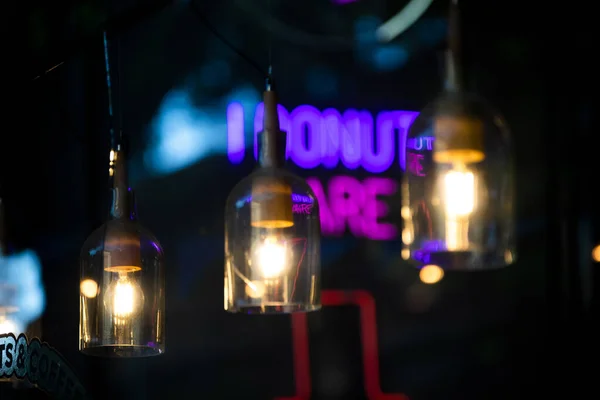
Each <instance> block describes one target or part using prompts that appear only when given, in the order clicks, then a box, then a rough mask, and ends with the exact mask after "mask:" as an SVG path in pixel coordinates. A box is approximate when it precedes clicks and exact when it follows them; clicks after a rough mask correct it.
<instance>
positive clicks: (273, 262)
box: [256, 238, 288, 279]
mask: <svg viewBox="0 0 600 400" xmlns="http://www.w3.org/2000/svg"><path fill="white" fill-rule="evenodd" d="M256 262H257V263H258V268H259V269H260V272H261V273H262V275H263V277H264V278H266V279H269V278H276V277H278V276H280V275H281V274H282V272H283V271H284V270H285V269H286V267H287V264H288V252H287V248H286V245H285V243H282V242H279V241H277V240H276V239H274V238H267V239H265V240H264V242H263V243H262V244H260V245H259V246H258V248H257V249H256Z"/></svg>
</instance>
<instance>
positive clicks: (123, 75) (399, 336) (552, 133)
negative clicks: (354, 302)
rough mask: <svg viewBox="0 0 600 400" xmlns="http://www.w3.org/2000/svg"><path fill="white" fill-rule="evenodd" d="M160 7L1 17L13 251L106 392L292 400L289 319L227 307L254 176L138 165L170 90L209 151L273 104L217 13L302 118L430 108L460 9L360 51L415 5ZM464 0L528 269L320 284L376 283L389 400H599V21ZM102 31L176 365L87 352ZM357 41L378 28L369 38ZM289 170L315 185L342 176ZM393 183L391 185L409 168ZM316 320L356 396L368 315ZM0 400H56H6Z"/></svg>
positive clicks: (345, 257) (103, 167)
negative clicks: (237, 191) (163, 276)
mask: <svg viewBox="0 0 600 400" xmlns="http://www.w3.org/2000/svg"><path fill="white" fill-rule="evenodd" d="M167 3H170V2H158V1H145V2H142V1H133V0H128V1H112V2H110V1H102V0H88V1H71V2H41V1H33V2H27V3H17V2H15V3H14V4H12V5H10V6H9V7H8V8H9V12H7V13H6V16H7V17H9V18H7V19H8V21H7V22H8V24H7V27H8V30H9V34H8V36H6V37H5V41H6V42H7V45H6V46H5V54H4V56H5V57H4V64H5V65H4V66H5V68H7V72H6V74H5V75H4V86H5V87H6V91H5V112H6V114H5V115H4V127H3V128H2V149H3V152H2V157H1V159H2V163H4V165H3V168H2V171H3V173H2V174H1V178H2V182H1V184H2V192H3V197H4V199H5V202H6V209H7V224H8V234H9V237H10V239H11V241H12V244H13V245H14V247H15V249H16V250H19V249H25V248H33V249H34V250H35V251H36V252H37V253H38V255H39V256H40V258H41V260H42V262H43V277H44V283H45V290H46V294H47V306H46V311H45V313H44V316H43V320H42V321H43V335H42V336H43V339H44V340H46V341H48V342H49V343H51V344H52V345H53V346H54V347H56V348H57V349H58V350H59V351H61V352H62V354H63V355H64V356H65V357H66V358H67V359H68V360H69V361H70V362H71V364H72V365H73V366H74V367H75V368H76V371H77V372H78V373H79V375H80V377H81V379H82V380H83V381H84V382H85V385H86V387H87V389H88V390H89V391H90V392H91V393H92V394H94V398H111V399H115V400H116V399H158V398H167V399H176V398H177V399H192V398H201V399H272V398H274V397H275V396H292V395H293V394H294V382H293V367H292V351H291V335H290V317H289V316H273V317H266V318H260V317H248V316H242V315H227V314H226V313H225V312H224V311H223V310H222V308H223V298H222V293H223V288H222V285H223V277H222V274H223V254H222V248H223V239H222V237H223V218H222V215H223V207H224V203H225V199H226V196H227V194H228V192H229V190H230V189H231V188H232V187H233V185H234V184H235V183H236V182H237V181H238V180H239V179H241V178H242V177H243V176H244V175H246V174H247V173H249V172H250V171H251V168H252V163H251V158H252V157H250V156H249V155H247V156H246V160H247V162H244V163H243V164H241V165H239V166H233V165H231V164H230V163H229V162H228V160H227V158H226V156H225V155H224V154H209V155H207V156H205V157H203V158H201V159H199V160H197V161H196V162H194V163H192V164H191V165H190V166H188V167H187V168H183V169H180V170H179V171H177V172H173V173H169V174H163V175H160V176H159V175H158V174H156V173H153V172H152V170H151V168H149V167H148V164H147V163H144V154H148V153H151V152H152V151H153V150H155V149H156V148H157V146H159V144H160V135H159V133H160V132H159V133H157V132H158V131H160V129H158V128H157V124H156V121H157V118H159V117H160V115H162V114H161V113H163V112H164V107H165V102H166V99H168V98H169V96H168V95H173V93H176V94H177V93H185V94H187V95H188V96H189V99H190V101H191V102H192V103H193V106H195V107H196V108H197V109H199V110H203V111H204V112H205V113H206V115H208V117H207V118H209V119H210V121H212V122H211V123H213V125H214V129H212V130H210V129H209V130H208V131H207V133H206V136H205V138H207V139H206V140H209V139H208V138H209V137H210V138H214V137H216V136H218V135H221V137H225V135H226V131H225V125H224V123H225V109H226V104H227V103H228V101H229V100H233V99H239V97H240V96H244V99H247V101H248V104H250V105H249V106H248V107H247V108H248V109H250V108H253V106H252V104H255V103H256V102H257V101H258V99H259V98H258V97H256V96H258V95H259V94H260V91H261V90H262V84H263V83H262V82H263V76H261V75H260V74H259V73H258V72H257V71H255V69H253V67H252V66H250V65H249V64H248V63H247V62H245V61H244V60H243V59H242V58H241V57H239V56H238V55H236V54H235V52H233V51H232V50H231V49H230V48H228V47H227V46H225V45H224V44H223V42H222V41H221V40H219V38H217V37H216V36H215V35H214V34H213V32H211V28H208V27H207V25H206V22H205V21H204V19H206V20H208V21H210V25H212V26H213V27H214V29H216V30H217V31H218V33H219V34H221V35H222V36H224V37H226V38H227V39H228V40H230V41H231V42H232V43H234V44H235V46H236V47H238V48H240V49H242V50H243V52H244V53H245V54H247V55H248V56H249V57H251V58H252V59H253V60H255V61H256V62H258V63H260V64H261V65H263V66H264V67H265V68H266V65H267V62H268V53H269V50H268V49H269V42H272V47H273V65H274V69H275V74H276V79H277V82H278V91H279V97H280V100H281V103H282V104H283V105H285V106H286V107H287V108H288V109H291V108H293V107H295V106H297V105H300V104H310V105H314V106H316V107H318V108H319V109H323V108H326V107H334V108H336V109H339V110H345V109H347V108H359V109H368V110H371V111H373V112H378V111H381V110H386V109H387V110H389V109H397V110H403V109H404V110H419V109H421V108H423V107H424V106H425V105H426V104H427V103H428V102H429V101H431V100H432V99H433V98H434V97H435V96H436V94H437V92H438V91H439V88H440V87H441V79H440V78H441V73H440V71H441V70H440V57H439V51H440V50H441V49H442V48H443V46H444V40H445V39H444V35H445V26H446V19H445V14H446V10H447V3H446V2H444V1H437V0H436V1H434V3H433V5H432V6H431V7H430V9H429V10H428V11H427V12H426V14H425V15H424V16H423V17H422V18H421V19H420V20H419V21H418V22H417V23H416V24H415V25H414V26H413V27H411V28H410V29H409V30H408V31H406V32H405V33H403V34H402V35H401V36H400V37H398V38H397V39H395V40H394V41H393V42H392V44H393V45H395V46H396V47H390V48H388V50H381V47H380V46H379V45H377V44H375V43H373V41H372V40H371V41H370V40H368V37H369V29H368V27H369V26H370V25H369V23H368V21H369V19H368V18H367V19H365V18H366V17H370V18H373V17H376V18H379V19H380V20H382V21H384V20H386V19H388V18H390V17H391V16H392V15H394V14H395V13H396V11H397V10H399V9H400V8H401V7H402V6H403V4H404V3H406V2H405V1H400V0H398V1H394V0H387V1H384V0H379V1H367V0H358V1H356V2H354V3H351V4H346V5H336V4H333V2H331V1H328V0H310V1H308V0H303V1H291V0H289V1H283V0H271V5H270V6H269V4H268V1H267V0H264V1H259V0H241V1H239V0H238V1H234V0H223V1H218V2H216V1H215V2H211V1H200V0H197V1H196V2H195V5H196V7H197V9H199V10H200V12H199V13H196V14H195V13H194V12H192V11H191V8H190V2H189V1H179V2H174V4H172V5H168V6H165V7H162V6H163V5H164V4H167ZM579 3H581V4H579ZM461 4H462V5H461V8H462V9H463V31H464V32H463V42H464V62H465V70H466V74H467V79H466V80H467V86H468V87H469V88H470V89H472V90H476V91H477V92H478V93H480V94H481V95H482V96H483V97H485V98H486V99H488V100H489V101H490V102H491V103H493V104H495V105H496V106H497V107H498V109H500V110H501V111H502V112H503V114H504V116H505V117H506V119H507V121H508V123H509V125H510V126H511V128H512V132H513V139H514V146H515V157H516V166H517V168H516V171H517V177H516V178H517V190H518V192H517V193H518V197H517V211H518V225H517V237H518V254H519V257H518V261H517V263H516V264H515V265H513V266H511V267H509V268H507V269H503V270H498V271H490V272H479V273H458V272H453V273H447V274H446V276H445V278H444V279H443V280H442V281H441V282H440V283H438V284H435V285H431V286H427V285H423V284H421V283H420V282H419V278H418V274H417V271H415V270H413V269H412V268H411V267H409V266H408V265H407V264H406V263H405V262H403V261H402V260H401V258H400V256H399V253H400V245H399V243H395V242H387V243H384V242H371V241H367V240H362V239H355V238H352V237H351V236H350V235H347V236H346V237H343V238H323V241H322V246H323V287H324V288H325V289H365V290H367V291H369V292H370V293H371V294H372V295H373V297H374V298H375V300H376V304H377V318H378V332H379V347H380V349H379V350H380V360H381V377H380V380H381V385H382V388H383V391H384V392H386V393H406V394H407V395H408V396H410V398H411V399H416V400H419V399H506V398H509V399H520V398H538V397H539V398H541V397H542V396H547V395H557V396H558V395H559V394H560V395H563V396H567V397H568V398H577V397H578V396H579V395H580V394H589V395H591V396H593V394H591V393H594V391H592V392H588V390H590V389H593V388H594V387H593V385H592V384H593V382H594V379H593V377H594V374H593V372H594V370H596V371H597V368H596V367H595V365H594V356H595V354H596V350H597V346H596V343H595V336H597V335H598V333H599V332H598V330H597V329H596V328H594V324H593V323H594V322H597V311H598V296H597V292H596V291H597V288H598V272H597V271H595V270H594V269H593V268H594V265H593V264H592V263H591V259H590V256H589V254H590V251H591V248H592V246H593V244H594V243H596V244H597V243H598V242H599V239H600V230H599V224H598V204H599V203H598V197H597V195H596V194H595V191H596V190H597V185H598V183H597V182H598V181H599V179H598V162H597V158H595V156H594V151H595V149H596V148H597V146H596V143H597V142H598V140H597V138H595V137H594V136H595V131H594V130H593V129H592V127H593V126H594V122H595V121H596V119H597V117H596V108H595V107H597V105H594V103H593V101H592V90H593V89H592V88H593V86H594V84H593V82H595V81H596V80H595V76H594V75H595V71H594V70H593V69H594V67H593V65H597V64H595V61H594V57H595V54H594V47H593V46H594V44H595V42H593V38H594V37H595V36H596V34H597V33H598V32H597V29H596V26H595V24H596V23H597V22H595V21H594V17H593V16H592V15H593V12H592V11H591V8H590V7H589V6H586V5H584V4H587V3H585V2H568V3H557V4H556V5H554V4H548V3H547V2H546V3H539V4H538V3H533V2H523V1H516V0H507V1H502V2H499V1H474V0H471V1H464V2H461ZM585 7H587V9H586V8H585ZM140 10H142V11H140ZM148 10H149V11H148ZM146 11H148V12H146ZM262 12H266V13H268V14H267V16H262V17H261V15H262V14H261V13H262ZM198 15H200V16H201V17H202V18H200V17H199V16H198ZM361 21H362V22H361ZM365 21H367V22H365ZM105 23H107V24H108V25H109V27H110V29H111V30H112V32H113V37H114V38H116V37H118V38H119V40H118V43H119V47H120V49H119V59H120V62H119V63H120V65H121V67H120V70H121V71H120V74H119V75H120V82H119V83H118V86H119V87H120V95H118V96H117V102H118V103H120V107H118V108H119V109H120V110H121V111H122V121H123V122H122V126H123V130H124V132H125V134H126V135H127V137H128V140H129V141H130V143H131V147H132V152H133V153H132V158H131V160H132V161H131V164H132V165H131V169H132V181H133V184H134V186H135V188H136V189H137V194H138V205H139V210H140V216H141V219H142V221H143V223H144V225H145V226H146V227H147V228H149V229H150V230H151V231H152V232H154V234H155V235H156V236H157V237H158V238H159V239H160V240H161V242H162V245H163V247H164V249H165V252H166V254H167V268H168V269H167V293H168V300H167V352H166V354H165V355H164V356H161V357H157V358H152V359H141V360H96V359H89V358H85V357H84V356H82V355H80V354H79V353H78V351H77V340H78V316H79V310H78V296H79V294H78V286H79V282H78V279H79V278H78V256H79V250H80V247H81V245H82V244H83V242H84V240H85V238H86V237H87V235H88V234H89V233H90V232H92V230H93V229H95V228H96V227H97V226H99V225H100V224H101V223H102V222H103V220H104V219H105V218H106V216H107V212H108V199H109V197H108V186H107V174H106V171H107V161H108V160H107V155H108V148H109V135H108V124H109V120H108V112H107V95H106V81H105V77H104V64H103V51H102V38H101V32H102V26H104V24H105ZM371 25H372V23H371ZM365 27H366V28H365ZM357 29H362V30H365V31H366V33H364V34H363V35H362V36H360V35H359V36H357V35H356V30H357ZM364 37H367V39H366V40H365V39H364ZM361 38H362V39H361ZM115 41H116V40H115ZM115 41H113V43H115ZM398 49H400V50H398ZM382 54H383V55H382ZM390 54H391V55H390ZM398 54H400V56H398ZM63 60H66V62H65V63H64V64H63V65H61V66H60V67H58V68H56V69H55V70H54V71H52V72H49V73H47V74H44V75H43V76H41V77H40V78H39V79H36V80H34V81H32V79H33V78H34V77H36V76H38V75H39V74H40V73H41V72H43V71H44V70H46V69H47V68H49V67H51V66H53V65H55V64H57V63H58V62H60V61H63ZM236 96H237V97H236ZM161 105H162V107H163V108H162V109H161ZM247 115H248V114H247ZM247 118H248V116H247ZM117 121H118V119H117ZM157 135H159V136H157ZM209 135H210V136H209ZM292 169H294V168H292ZM294 170H295V171H296V172H297V173H299V174H301V175H302V176H305V177H308V176H319V177H322V178H323V179H324V180H325V181H326V180H327V179H328V177H329V176H330V175H331V171H325V170H320V169H316V170H312V171H301V170H298V169H294ZM390 171H391V172H388V173H387V175H388V176H391V177H397V178H398V179H399V178H400V177H401V175H400V170H399V169H397V168H396V169H394V168H392V169H391V170H390ZM335 173H340V174H347V175H356V176H359V177H363V176H365V174H364V172H361V171H357V172H348V171H342V170H341V169H340V170H338V171H335ZM594 182H595V183H594ZM595 268H597V266H596V267H595ZM308 320H309V326H310V331H311V333H310V343H311V344H310V345H311V368H312V382H313V399H343V400H351V399H363V398H366V397H365V395H363V393H364V389H363V386H362V365H361V360H360V338H359V336H360V334H359V331H358V312H357V311H356V309H355V308H352V307H348V308H345V307H343V308H333V309H328V308H325V309H324V310H323V311H322V312H320V313H315V314H311V315H310V316H309V318H308ZM0 396H2V399H3V400H4V398H8V399H10V398H12V396H14V397H15V398H37V397H40V396H43V395H42V394H40V393H38V392H37V391H25V392H15V393H12V392H9V391H8V390H6V389H3V391H1V392H0ZM372 400H377V399H372Z"/></svg>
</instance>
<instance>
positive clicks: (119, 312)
mask: <svg viewBox="0 0 600 400" xmlns="http://www.w3.org/2000/svg"><path fill="white" fill-rule="evenodd" d="M105 296H106V300H105V302H106V303H105V305H106V308H107V309H108V310H109V312H110V313H111V314H112V315H113V316H114V317H115V318H117V319H126V318H131V317H133V316H135V315H136V314H137V313H139V312H140V310H141V309H142V307H143V305H144V293H143V292H142V289H141V288H140V287H139V285H138V284H137V283H136V282H134V281H132V280H130V279H129V277H128V276H127V274H126V273H123V274H119V279H118V280H115V281H114V282H112V283H111V284H110V286H109V287H108V290H107V291H106V294H105Z"/></svg>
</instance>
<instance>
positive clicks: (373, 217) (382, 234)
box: [307, 175, 397, 240]
mask: <svg viewBox="0 0 600 400" xmlns="http://www.w3.org/2000/svg"><path fill="white" fill-rule="evenodd" d="M307 182H308V184H309V185H310V186H311V188H312V190H313V192H314V193H315V196H316V197H317V200H318V201H319V207H320V219H321V232H322V233H323V234H324V235H329V236H341V235H343V234H344V232H345V230H346V228H348V230H349V231H350V233H352V235H354V236H357V237H365V238H369V239H372V240H390V239H393V238H395V237H396V234H397V231H396V227H395V226H394V225H393V224H391V223H385V222H380V221H379V220H380V219H381V218H384V217H386V216H387V213H388V207H387V205H386V204H385V202H383V201H382V200H380V199H378V196H390V195H393V194H394V193H396V183H395V182H394V180H393V179H390V178H379V177H373V178H367V179H366V180H365V181H364V182H360V181H359V180H357V179H356V178H353V177H351V176H343V175H342V176H336V177H334V178H332V179H331V181H330V182H329V186H328V196H327V195H326V194H325V191H324V190H323V186H322V185H321V182H320V181H319V180H318V179H317V178H309V179H307Z"/></svg>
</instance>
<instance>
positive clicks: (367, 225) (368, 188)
mask: <svg viewBox="0 0 600 400" xmlns="http://www.w3.org/2000/svg"><path fill="white" fill-rule="evenodd" d="M363 185H364V189H365V203H364V207H363V231H364V232H368V237H369V238H371V239H373V240H390V239H393V238H395V237H396V233H397V232H396V226H395V225H394V224H390V223H387V222H379V219H380V218H384V217H386V216H387V214H388V211H389V209H388V206H387V204H386V203H385V202H384V201H382V200H380V199H379V198H378V196H392V195H394V194H395V193H396V182H395V181H394V180H392V179H388V178H379V177H372V178H367V179H366V180H365V181H364V183H363Z"/></svg>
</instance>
